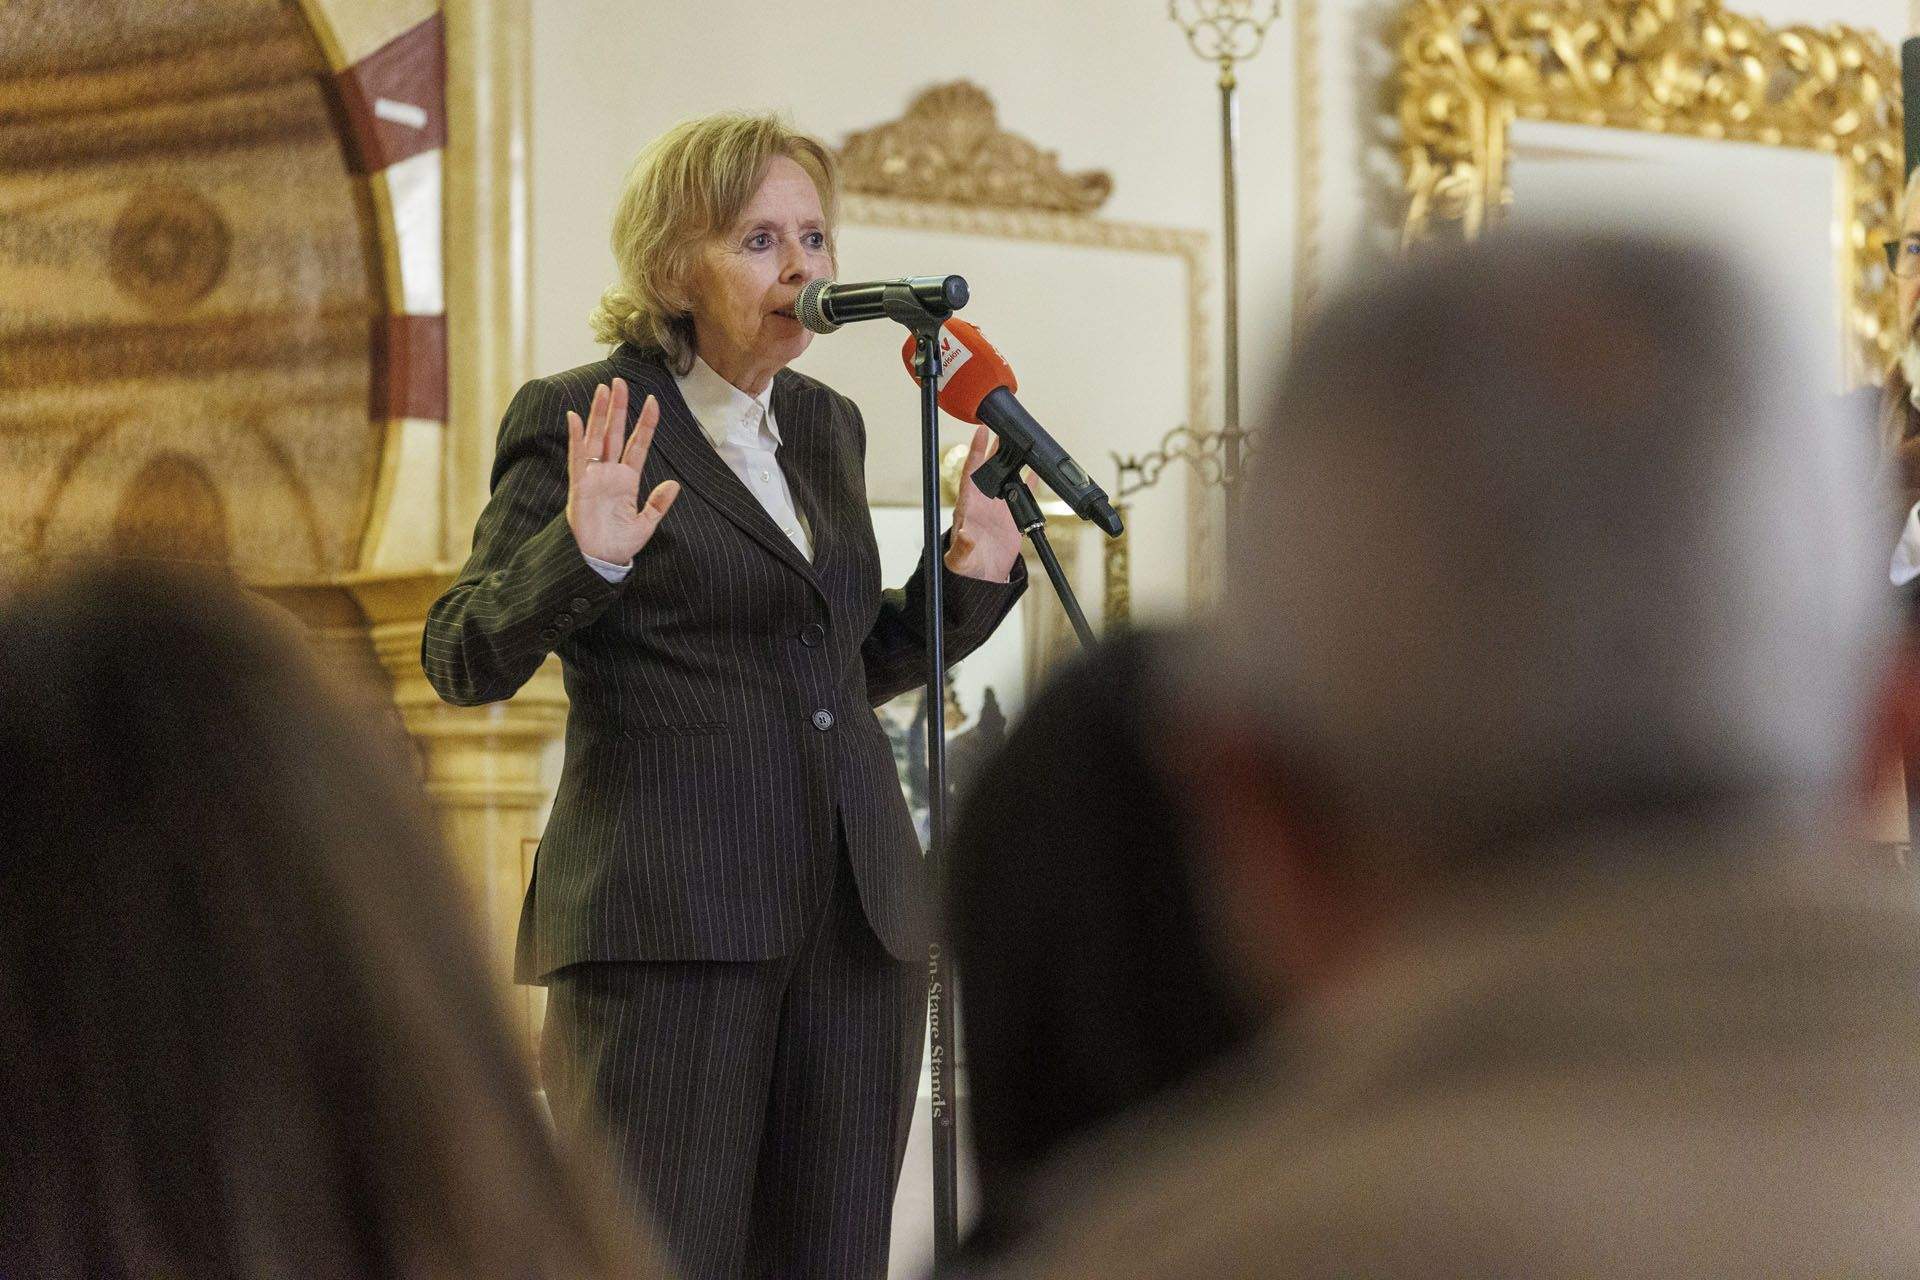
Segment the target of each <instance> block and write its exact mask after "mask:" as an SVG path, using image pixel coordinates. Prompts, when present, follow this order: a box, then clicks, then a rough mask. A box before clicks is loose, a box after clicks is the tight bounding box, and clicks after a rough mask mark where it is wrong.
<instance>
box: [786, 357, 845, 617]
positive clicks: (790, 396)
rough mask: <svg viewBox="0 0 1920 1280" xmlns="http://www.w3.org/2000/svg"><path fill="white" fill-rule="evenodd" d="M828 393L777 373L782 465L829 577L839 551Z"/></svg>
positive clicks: (817, 566) (819, 568) (819, 574)
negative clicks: (830, 499) (831, 498)
mask: <svg viewBox="0 0 1920 1280" xmlns="http://www.w3.org/2000/svg"><path fill="white" fill-rule="evenodd" d="M825 401H826V397H825V396H823V395H821V394H820V393H819V392H818V391H816V390H814V389H812V388H810V387H808V386H806V385H805V384H804V383H802V382H801V381H800V379H799V378H797V377H795V376H794V375H792V374H790V373H787V372H785V371H784V370H783V371H781V372H780V373H777V374H775V375H774V379H773V396H772V400H771V403H772V405H773V417H774V421H775V422H777V423H779V425H780V469H781V470H782V471H784V472H786V475H787V488H788V490H789V491H790V492H792V494H793V503H794V505H795V506H796V507H798V508H799V510H800V514H801V515H803V516H805V517H806V519H807V529H808V530H809V532H810V533H811V535H812V538H813V565H812V569H813V575H814V577H815V578H817V579H819V580H820V581H822V582H824V581H825V580H826V576H827V575H826V564H827V558H828V557H829V556H830V555H831V554H832V553H833V542H834V532H835V531H834V528H833V520H832V517H831V515H830V513H829V512H828V510H827V495H828V494H829V492H830V488H829V486H830V484H831V476H832V462H833V459H832V452H833V437H832V431H833V423H832V421H831V420H830V419H829V417H828V416H827V414H826V413H825V411H824V410H825V407H826V406H825Z"/></svg>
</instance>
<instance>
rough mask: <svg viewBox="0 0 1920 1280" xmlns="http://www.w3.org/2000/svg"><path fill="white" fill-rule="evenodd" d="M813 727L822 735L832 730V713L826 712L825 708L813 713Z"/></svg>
mask: <svg viewBox="0 0 1920 1280" xmlns="http://www.w3.org/2000/svg"><path fill="white" fill-rule="evenodd" d="M813 727H814V728H816V729H818V730H820V732H822V733H825V732H826V731H827V730H829V729H831V728H833V712H831V711H828V710H827V709H826V708H825V707H822V708H821V709H820V710H818V711H816V712H814V713H813Z"/></svg>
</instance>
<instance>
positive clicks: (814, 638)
mask: <svg viewBox="0 0 1920 1280" xmlns="http://www.w3.org/2000/svg"><path fill="white" fill-rule="evenodd" d="M826 638H827V629H826V628H825V627H823V626H821V625H820V624H819V623H817V622H809V623H808V624H807V625H806V626H804V627H802V628H800V643H801V644H803V645H805V646H807V648H809V649H818V648H819V647H820V642H821V641H823V640H825V639H826Z"/></svg>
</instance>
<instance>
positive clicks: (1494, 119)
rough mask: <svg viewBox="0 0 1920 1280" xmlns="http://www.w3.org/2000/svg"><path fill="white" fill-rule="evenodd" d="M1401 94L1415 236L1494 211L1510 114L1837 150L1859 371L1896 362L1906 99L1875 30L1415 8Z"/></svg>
mask: <svg viewBox="0 0 1920 1280" xmlns="http://www.w3.org/2000/svg"><path fill="white" fill-rule="evenodd" d="M1399 87H1400V102H1399V123H1400V130H1401V156H1402V160H1403V165H1404V172H1405V181H1406V195H1407V201H1408V203H1407V213H1406V223H1405V239H1406V240H1407V241H1408V242H1412V241H1414V240H1417V239H1419V238H1421V237H1424V236H1428V235H1433V234H1436V233H1439V232H1442V231H1445V230H1453V231H1457V232H1458V233H1460V234H1464V235H1466V236H1474V235H1478V234H1479V233H1480V232H1481V230H1483V229H1484V228H1485V227H1486V226H1487V224H1488V223H1489V222H1491V221H1493V220H1495V219H1497V218H1498V217H1499V215H1500V211H1501V209H1502V207H1503V206H1504V205H1506V204H1507V203H1508V202H1509V201H1510V200H1511V198H1512V197H1511V192H1510V190H1509V188H1508V185H1507V146H1508V131H1509V129H1510V128H1511V126H1512V124H1513V121H1514V120H1515V119H1516V118H1523V117H1524V118H1526V119H1533V120H1553V121H1559V122H1562V123H1568V124H1586V125H1603V126H1610V127H1613V128H1620V129H1642V130H1648V131H1652V132H1657V133H1672V134H1682V135H1686V136H1690V137H1698V138H1726V139H1732V140H1736V141H1742V142H1757V143H1766V144H1770V145H1775V146H1788V147H1803V148H1808V149H1811V150H1816V151H1824V152H1828V153H1830V154H1831V155H1833V156H1834V157H1835V159H1836V160H1837V161H1838V162H1839V166H1840V173H1841V182H1842V189H1843V201H1844V207H1845V214H1844V220H1843V225H1842V228H1841V229H1842V232H1843V235H1842V237H1841V239H1842V244H1841V253H1842V255H1843V262H1842V269H1843V271H1844V273H1845V278H1846V279H1848V280H1849V281H1850V282H1851V301H1850V306H1849V317H1848V328H1849V339H1850V341H1849V344H1848V346H1849V365H1850V374H1851V376H1852V377H1853V378H1855V379H1856V380H1859V381H1877V380H1878V379H1879V377H1880V376H1881V374H1882V372H1883V371H1884V370H1885V369H1886V367H1887V364H1888V362H1889V361H1890V359H1891V358H1892V354H1893V351H1894V348H1895V346H1896V344H1897V341H1898V335H1897V333H1896V330H1897V323H1896V320H1895V316H1894V300H1893V290H1892V288H1891V287H1890V281H1889V280H1888V277H1887V271H1886V263H1885V260H1884V258H1883V257H1882V256H1881V245H1883V244H1884V243H1885V241H1886V240H1887V239H1888V238H1889V237H1891V236H1892V235H1893V234H1894V232H1895V229H1896V227H1897V225H1898V223H1897V219H1896V216H1895V211H1896V206H1897V204H1898V202H1899V197H1900V188H1901V184H1902V174H1901V165H1902V156H1901V137H1900V120H1901V106H1900V75H1899V67H1898V64H1897V62H1896V61H1895V59H1894V56H1893V54H1892V52H1891V51H1890V50H1889V49H1888V48H1887V46H1886V44H1885V43H1884V42H1883V41H1882V40H1881V39H1880V38H1879V37H1878V36H1876V35H1874V34H1872V33H1870V32H1863V31H1858V30H1855V29H1852V28H1849V27H1840V26H1832V27H1826V28H1820V29H1816V28H1813V27H1802V26H1795V27H1780V28H1775V27H1771V26H1768V25H1767V24H1766V23H1764V22H1761V21H1758V20H1757V19H1753V18H1748V17H1744V16H1741V15H1739V14H1735V13H1729V12H1727V11H1726V10H1725V9H1723V8H1722V7H1721V4H1720V0H1413V3H1411V4H1409V5H1408V7H1407V10H1406V14H1405V18H1404V22H1403V25H1402V28H1401V37H1400V86H1399Z"/></svg>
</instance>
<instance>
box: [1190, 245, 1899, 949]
mask: <svg viewBox="0 0 1920 1280" xmlns="http://www.w3.org/2000/svg"><path fill="white" fill-rule="evenodd" d="M1772 314H1774V313H1772V312H1771V311H1770V309H1769V306H1768V301H1767V299H1766V298H1764V297H1763V296H1760V294H1759V293H1757V292H1756V291H1754V290H1751V289H1749V288H1748V287H1745V286H1744V285H1743V284H1741V283H1740V282H1739V281H1737V280H1736V279H1735V278H1734V277H1733V276H1732V275H1731V274H1730V273H1729V272H1728V271H1727V270H1725V269H1724V268H1723V267H1722V266H1721V265H1720V263H1719V262H1718V261H1717V260H1716V259H1714V258H1713V257H1712V256H1710V255H1709V254H1707V253H1706V252H1705V251H1704V250H1698V249H1693V248H1689V247H1682V246H1678V245H1669V244H1662V243H1656V242H1651V241H1645V240H1639V239H1633V238H1626V237H1622V236H1617V235H1610V234H1585V235H1579V236H1575V235H1572V234H1552V233H1535V234H1518V233H1513V234H1507V235H1504V236H1501V237H1498V238H1495V239H1493V240H1491V241H1490V242H1487V243H1483V244H1479V245H1476V246H1472V247H1468V248H1464V249H1458V250H1452V251H1442V252H1439V253H1437V254H1435V255H1433V256H1430V257H1427V258H1425V259H1422V260H1420V261H1418V262H1416V263H1414V264H1412V265H1409V266H1407V267H1404V268H1402V269H1400V270H1398V271H1396V272H1395V273H1394V274H1393V275H1392V276H1390V277H1389V278H1387V279H1385V280H1382V281H1379V282H1375V283H1372V284H1370V285H1365V286H1362V287H1359V288H1358V289H1356V290H1355V291H1353V292H1352V293H1351V294H1350V295H1349V296H1347V297H1346V298H1345V299H1344V300H1343V301H1341V302H1340V303H1339V304H1338V305H1336V306H1334V307H1332V308H1331V309H1330V310H1329V311H1328V313H1327V314H1326V315H1325V316H1324V318H1323V320H1322V321H1321V323H1319V325H1318V326H1317V328H1316V329H1315V330H1314V331H1313V332H1312V333H1311V334H1310V335H1309V336H1307V337H1306V338H1305V339H1304V341H1303V343H1302V344H1301V346H1300V348H1299V349H1298V350H1297V351H1296V352H1295V354H1294V357H1293V359H1292V361H1291V363H1290V365H1289V371H1288V374H1287V376H1286V378H1285V381H1284V383H1283V385H1282V386H1281V388H1280V390H1279V395H1278V398H1277V401H1276V402H1275V403H1274V405H1273V407H1272V410H1271V412H1270V413H1269V414H1268V417H1267V420H1268V422H1269V423H1270V424H1272V425H1271V427H1270V429H1269V430H1268V432H1267V435H1266V438H1265V440H1264V443H1263V446H1262V449H1261V453H1260V462H1261V463H1263V464H1265V465H1261V466H1257V467H1256V471H1255V474H1254V476H1253V477H1252V479H1251V480H1250V481H1249V484H1248V498H1247V500H1246V502H1245V503H1244V504H1243V506H1244V510H1245V513H1246V518H1245V522H1244V525H1243V527H1242V528H1240V529H1239V530H1238V531H1237V532H1236V534H1235V536H1234V537H1233V539H1232V547H1233V553H1232V559H1231V563H1230V566H1229V571H1228V572H1229V578H1228V585H1227V589H1226V591H1225V593H1224V600H1225V604H1224V608H1223V619H1222V622H1223V627H1222V631H1223V636H1222V639H1221V645H1222V651H1221V652H1220V653H1219V654H1218V655H1216V660H1214V661H1211V662H1208V663H1204V664H1202V665H1201V668H1200V671H1201V674H1200V676H1199V677H1198V678H1197V679H1196V681H1195V687H1196V688H1197V690H1198V691H1199V694H1200V697H1199V699H1198V703H1197V705H1198V706H1199V707H1201V708H1203V709H1204V713H1205V715H1206V718H1207V721H1208V723H1209V725H1210V726H1211V729H1212V731H1213V732H1212V733H1211V734H1210V737H1211V739H1212V740H1213V741H1215V742H1217V743H1218V744H1219V745H1218V747H1217V752H1218V754H1217V757H1216V758H1214V759H1213V760H1212V761H1211V762H1210V763H1209V764H1208V766H1207V767H1206V768H1204V769H1201V770H1200V771H1199V772H1200V773H1201V774H1203V775H1204V776H1205V777H1206V778H1207V779H1209V781H1207V782H1206V784H1205V785H1204V790H1203V794H1204V801H1205V803H1204V807H1205V809H1206V811H1207V812H1208V813H1209V814H1210V815H1213V816H1214V818H1215V820H1216V826H1217V830H1216V832H1215V834H1217V835H1219V836H1221V837H1222V839H1221V840H1220V841H1219V842H1218V843H1219V845H1220V847H1221V849H1222V851H1223V854H1224V857H1223V865H1224V866H1225V867H1226V868H1227V874H1228V878H1229V881H1230V883H1229V884H1228V885H1227V890H1226V893H1225V895H1224V897H1225V900H1226V901H1227V903H1228V904H1229V905H1230V906H1232V907H1234V908H1235V910H1236V912H1237V918H1238V920H1239V924H1240V926H1241V927H1240V929H1239V933H1240V935H1241V937H1242V939H1243V940H1244V941H1248V942H1250V943H1251V944H1252V945H1253V947H1254V949H1255V950H1256V951H1257V952H1259V953H1260V955H1259V956H1258V958H1259V960H1260V961H1261V962H1262V965H1263V967H1265V968H1267V969H1269V970H1275V969H1277V970H1280V971H1285V972H1288V973H1290V974H1291V975H1292V976H1294V977H1297V978H1309V979H1310V978H1311V977H1313V976H1315V975H1317V974H1319V973H1321V972H1324V971H1329V970H1335V969H1338V968H1340V967H1342V966H1343V965H1344V964H1345V963H1346V962H1347V961H1348V960H1350V959H1351V958H1352V956H1353V955H1354V954H1355V953H1356V951H1359V950H1363V949H1364V948H1365V947H1366V945H1367V940H1368V938H1369V937H1370V936H1371V935H1372V933H1373V928H1372V926H1373V925H1374V924H1375V923H1377V922H1378V921H1379V920H1380V919H1382V918H1384V917H1386V916H1389V915H1391V914H1392V913H1393V911H1394V910H1395V908H1396V906H1397V905H1401V904H1404V903H1406V902H1407V901H1409V900H1412V899H1415V898H1418V897H1419V896H1421V895H1422V894H1424V893H1425V892H1426V891H1428V890H1430V889H1433V888H1435V887H1437V886H1440V885H1443V884H1445V883H1447V882H1449V881H1451V880H1453V879H1455V878H1456V877H1457V876H1458V875H1460V874H1462V873H1469V872H1475V871H1483V870H1485V869H1487V868H1492V867H1496V866H1498V865H1500V864H1502V863H1503V861H1504V860H1505V859H1506V858H1507V856H1508V855H1509V854H1510V853H1511V852H1512V851H1514V850H1516V849H1524V848H1527V847H1528V846H1529V845H1531V844H1534V843H1536V842H1537V841H1538V840H1540V839H1541V838H1543V837H1546V836H1549V835H1551V834H1552V833H1554V832H1556V831H1559V830H1563V829H1566V828H1569V827H1578V826H1581V825H1584V824H1609V823H1631V822H1634V821H1636V820H1639V819H1641V818H1654V817H1658V818H1660V819H1662V820H1671V819H1675V818H1682V817H1685V816H1687V815H1699V816H1702V817H1703V818H1704V817H1706V816H1709V815H1713V814H1739V815H1741V816H1742V818H1743V819H1745V820H1753V819H1756V818H1758V819H1764V820H1766V821H1768V822H1770V823H1772V824H1775V825H1781V826H1795V827H1804V828H1807V829H1812V828H1814V827H1816V826H1817V825H1818V824H1820V823H1822V822H1824V821H1826V820H1827V819H1828V818H1830V817H1831V816H1832V814H1833V812H1834V810H1835V808H1836V807H1844V806H1845V805H1846V804H1847V803H1849V801H1850V800H1851V798H1852V797H1853V795H1854V794H1855V792H1856V790H1857V786H1858V778H1859V770H1860V768H1861V764H1862V762H1861V760H1860V755H1861V750H1862V747H1863V744H1864V743H1865V741H1866V737H1867V735H1866V733H1865V731H1864V728H1863V726H1864V723H1865V720H1864V716H1865V714H1866V711H1867V709H1868V706H1869V704H1870V702H1871V701H1872V700H1873V699H1874V698H1875V697H1876V696H1877V694H1878V688H1877V682H1878V681H1879V680H1880V679H1881V678H1882V676H1883V669H1882V668H1883V643H1882V642H1883V635H1882V632H1883V629H1884V623H1885V619H1884V617H1883V611H1884V606H1885V603H1886V602H1885V600H1884V596H1885V594H1886V592H1885V587H1884V579H1885V559H1886V548H1885V546H1884V545H1878V544H1876V542H1875V540H1874V539H1873V537H1872V536H1871V535H1870V534H1869V532H1868V520H1869V513H1870V511H1871V510H1872V508H1873V498H1872V494H1871V489H1870V485H1869V484H1868V482H1867V479H1866V476H1867V472H1868V465H1867V464H1868V458H1867V452H1868V450H1867V448H1866V446H1865V442H1863V441H1861V440H1860V439H1859V433H1858V432H1857V431H1852V432H1849V431H1846V430H1845V429H1844V428H1842V427H1841V426H1840V425H1838V424H1837V423H1836V421H1835V417H1834V415H1835V412H1836V410H1835V406H1834V404H1833V400H1832V397H1831V395H1830V394H1828V389H1827V388H1825V387H1824V386H1821V385H1819V384H1818V380H1817V379H1815V378H1814V377H1812V376H1811V375H1809V374H1808V373H1807V372H1806V365H1805V363H1804V362H1803V361H1802V360H1801V359H1800V358H1799V357H1798V355H1797V353H1796V352H1795V351H1794V350H1793V349H1792V348H1791V347H1790V346H1789V345H1788V344H1787V343H1786V342H1785V340H1784V338H1783V337H1782V336H1781V335H1782V334H1784V333H1785V332H1786V330H1785V328H1784V326H1782V325H1780V324H1778V323H1776V322H1774V321H1772V320H1770V318H1769V317H1770V316H1771V315H1772Z"/></svg>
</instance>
